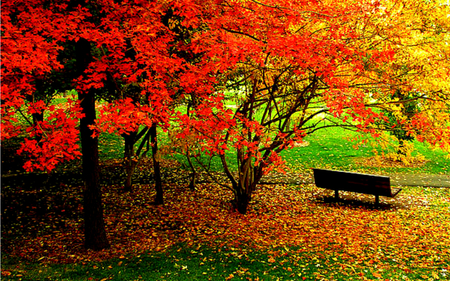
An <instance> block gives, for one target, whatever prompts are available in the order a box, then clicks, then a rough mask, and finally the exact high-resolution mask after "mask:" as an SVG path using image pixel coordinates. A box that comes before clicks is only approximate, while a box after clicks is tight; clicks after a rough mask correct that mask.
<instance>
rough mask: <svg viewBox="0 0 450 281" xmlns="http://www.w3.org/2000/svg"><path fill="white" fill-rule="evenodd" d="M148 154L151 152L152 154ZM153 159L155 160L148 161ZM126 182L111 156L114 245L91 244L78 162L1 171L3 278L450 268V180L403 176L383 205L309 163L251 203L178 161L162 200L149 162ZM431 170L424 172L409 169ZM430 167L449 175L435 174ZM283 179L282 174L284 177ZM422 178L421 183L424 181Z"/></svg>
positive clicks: (282, 276)
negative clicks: (319, 175)
mask: <svg viewBox="0 0 450 281" xmlns="http://www.w3.org/2000/svg"><path fill="white" fill-rule="evenodd" d="M147 164H148V163H147ZM149 165H150V164H149ZM140 169H143V170H146V171H147V173H144V175H147V177H145V176H144V177H141V178H140V180H139V181H137V182H136V184H135V185H134V190H133V191H132V192H129V193H124V192H123V191H122V187H121V180H122V178H121V171H122V170H123V168H122V167H121V165H120V164H119V162H118V161H105V162H104V163H103V166H102V178H103V179H108V184H105V185H104V186H103V187H102V189H103V200H104V206H105V207H104V208H105V223H106V229H107V233H108V237H109V240H110V242H111V248H110V249H106V250H103V251H99V252H94V251H90V250H85V249H84V248H83V219H82V215H81V214H82V194H81V182H80V174H79V172H78V169H68V168H64V167H62V168H61V169H60V170H59V171H57V172H55V173H53V174H51V175H47V174H43V173H42V174H39V173H32V174H31V173H22V172H15V171H13V170H9V171H6V173H4V174H2V277H3V278H2V279H3V280H225V279H226V280H261V279H265V280H299V279H300V280H352V279H353V280H445V279H449V278H450V235H448V233H450V212H449V208H450V189H448V188H431V187H427V186H426V185H424V186H422V184H418V185H419V186H405V187H402V188H403V191H402V192H401V193H400V194H399V195H397V197H395V198H382V199H381V203H380V205H379V206H375V205H374V203H373V202H374V198H373V196H370V195H364V194H355V193H348V192H341V195H340V196H341V199H340V200H339V201H335V199H334V198H333V195H334V193H333V191H328V190H323V189H319V188H317V187H315V185H314V184H312V183H311V176H310V174H309V173H305V174H301V175H300V174H295V175H292V177H291V180H292V181H296V183H295V184H293V183H289V182H288V183H282V180H281V178H282V177H284V178H285V179H286V178H289V174H287V175H286V174H284V175H282V176H281V175H272V177H271V178H270V177H269V178H268V179H271V180H272V181H273V180H274V179H275V181H278V182H272V183H271V184H262V185H260V186H259V188H258V190H257V191H256V192H255V194H254V196H253V198H252V202H251V204H250V206H249V211H248V213H247V214H246V215H240V214H238V213H236V212H235V211H234V210H233V209H232V205H231V203H230V201H231V199H232V197H233V196H232V192H231V191H229V190H227V189H224V188H222V187H220V186H218V185H216V184H213V183H211V182H209V180H208V179H207V178H206V177H205V178H200V180H199V182H200V183H199V184H198V185H197V188H196V190H195V191H192V190H189V189H187V188H186V186H187V181H186V179H187V176H188V175H187V174H186V173H183V172H182V171H181V170H180V167H178V166H177V165H174V164H173V162H167V163H166V164H165V168H164V180H165V185H164V191H165V203H164V205H161V206H155V205H153V203H152V202H153V198H154V189H153V185H152V177H151V170H149V167H146V166H145V165H143V166H141V167H140ZM403 176H404V177H411V178H412V177H414V178H416V179H420V180H423V178H420V176H419V175H414V176H411V175H403ZM428 177H429V178H430V177H431V178H433V177H435V178H437V179H444V180H446V176H442V175H436V176H429V175H428ZM277 179H278V180H277ZM421 183H422V182H421Z"/></svg>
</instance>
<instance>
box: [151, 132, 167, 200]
mask: <svg viewBox="0 0 450 281" xmlns="http://www.w3.org/2000/svg"><path fill="white" fill-rule="evenodd" d="M156 127H157V124H156V123H153V125H152V126H151V127H150V142H151V145H152V159H153V171H154V172H155V189H156V197H155V205H162V204H163V203H164V196H163V189H162V180H161V168H160V165H159V161H158V159H157V157H156V153H157V152H158V139H157V132H156Z"/></svg>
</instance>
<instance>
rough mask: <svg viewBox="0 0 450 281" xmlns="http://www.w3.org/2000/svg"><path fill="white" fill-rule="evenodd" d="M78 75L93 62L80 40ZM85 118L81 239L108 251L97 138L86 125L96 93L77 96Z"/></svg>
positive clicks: (91, 121)
mask: <svg viewBox="0 0 450 281" xmlns="http://www.w3.org/2000/svg"><path fill="white" fill-rule="evenodd" d="M76 59H77V68H78V69H77V70H78V74H79V75H81V74H82V73H83V72H84V70H85V69H86V68H87V66H88V65H89V62H90V61H91V60H92V57H91V47H90V43H89V42H88V41H87V40H85V39H80V40H78V42H77V43H76ZM78 97H79V99H80V101H81V108H82V110H83V113H84V114H85V116H84V117H83V118H82V119H81V121H80V135H81V151H82V153H83V156H82V161H83V181H84V191H83V197H84V198H83V199H84V203H83V205H84V224H85V225H84V235H85V246H86V248H88V249H93V250H101V249H104V248H108V247H109V242H108V238H107V236H106V231H105V223H104V221H103V205H102V194H101V189H100V184H99V177H100V176H99V160H98V138H93V137H92V130H91V129H90V128H89V125H93V124H94V121H95V92H94V91H93V90H90V91H89V92H87V93H79V96H78Z"/></svg>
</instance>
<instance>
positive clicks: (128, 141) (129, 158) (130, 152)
mask: <svg viewBox="0 0 450 281" xmlns="http://www.w3.org/2000/svg"><path fill="white" fill-rule="evenodd" d="M136 136H137V132H132V133H130V134H129V135H124V136H123V138H124V139H125V155H124V156H125V157H124V158H125V171H126V179H125V186H124V190H125V191H128V192H129V191H131V190H132V187H133V182H132V178H133V174H134V169H135V168H136V164H137V159H133V157H134V156H135V155H134V144H135V142H136Z"/></svg>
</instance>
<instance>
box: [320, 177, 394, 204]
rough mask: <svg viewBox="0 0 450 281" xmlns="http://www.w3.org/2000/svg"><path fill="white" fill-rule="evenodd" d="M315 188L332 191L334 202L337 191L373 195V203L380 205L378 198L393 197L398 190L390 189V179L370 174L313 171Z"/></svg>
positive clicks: (337, 194) (337, 195)
mask: <svg viewBox="0 0 450 281" xmlns="http://www.w3.org/2000/svg"><path fill="white" fill-rule="evenodd" d="M313 171H314V181H315V183H316V186H318V187H321V188H326V189H332V190H334V192H335V198H336V200H337V199H339V190H343V191H352V192H359V193H365V194H373V195H375V203H376V204H377V205H378V204H379V203H380V198H379V196H386V197H395V196H396V195H397V194H398V193H399V192H400V191H401V189H400V188H391V183H390V178H389V177H385V176H376V175H370V174H361V173H352V172H344V171H333V170H325V169H313Z"/></svg>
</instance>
